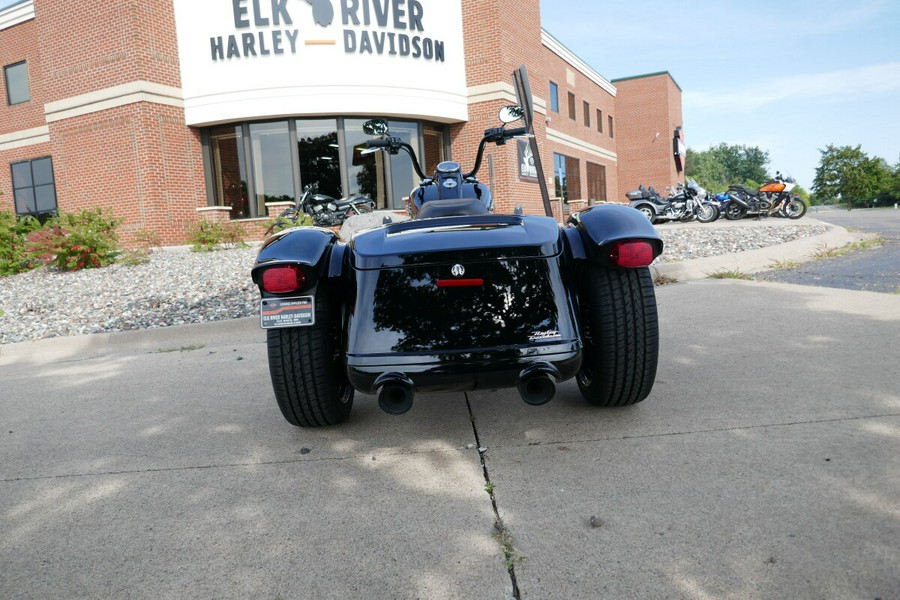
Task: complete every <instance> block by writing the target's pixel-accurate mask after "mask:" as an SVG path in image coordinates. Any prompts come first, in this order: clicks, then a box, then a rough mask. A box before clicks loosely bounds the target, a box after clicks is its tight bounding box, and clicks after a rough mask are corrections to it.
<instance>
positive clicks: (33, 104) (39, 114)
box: [0, 20, 47, 191]
mask: <svg viewBox="0 0 900 600" xmlns="http://www.w3.org/2000/svg"><path fill="white" fill-rule="evenodd" d="M23 60H24V61H26V63H27V68H28V88H29V92H30V93H31V100H29V101H27V102H22V103H21V104H16V105H14V106H9V105H8V104H7V98H8V96H7V94H6V77H4V76H3V74H2V73H0V135H3V134H5V133H12V132H14V131H21V130H23V129H33V128H35V127H41V126H43V125H45V124H46V123H45V122H44V102H47V97H46V93H45V91H44V85H43V84H42V78H41V70H42V67H41V53H40V48H39V41H38V30H37V26H36V25H35V22H34V21H33V20H32V21H25V22H24V23H19V24H18V25H14V26H12V27H10V28H9V29H4V30H3V31H0V67H5V66H8V65H13V64H16V63H18V62H22V61H23ZM7 180H8V177H7ZM5 183H8V181H5ZM4 191H6V190H5V189H4Z"/></svg>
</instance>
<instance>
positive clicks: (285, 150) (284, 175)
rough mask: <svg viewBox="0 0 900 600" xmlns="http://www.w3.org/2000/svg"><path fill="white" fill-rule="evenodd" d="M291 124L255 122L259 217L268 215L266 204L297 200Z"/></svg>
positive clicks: (252, 132) (253, 138) (252, 137)
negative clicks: (290, 132) (290, 134)
mask: <svg viewBox="0 0 900 600" xmlns="http://www.w3.org/2000/svg"><path fill="white" fill-rule="evenodd" d="M288 134H289V131H288V123H287V121H279V122H276V123H251V124H250V147H251V148H252V149H253V183H254V185H255V187H256V215H257V216H264V215H265V214H266V202H279V201H280V202H284V201H292V200H294V175H293V174H294V166H293V164H292V161H291V142H290V137H289V135H288Z"/></svg>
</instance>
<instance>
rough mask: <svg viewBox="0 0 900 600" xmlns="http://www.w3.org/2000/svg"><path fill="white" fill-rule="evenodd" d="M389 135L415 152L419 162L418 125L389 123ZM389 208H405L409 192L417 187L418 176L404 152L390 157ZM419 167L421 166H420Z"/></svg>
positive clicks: (420, 158)
mask: <svg viewBox="0 0 900 600" xmlns="http://www.w3.org/2000/svg"><path fill="white" fill-rule="evenodd" d="M388 126H389V127H390V131H391V135H392V136H394V137H398V138H400V139H401V140H403V141H404V142H406V143H407V144H409V145H410V146H412V147H413V150H415V151H416V156H417V157H418V159H419V160H420V161H421V160H422V158H423V156H422V149H421V148H420V147H419V125H418V123H409V122H403V121H390V122H389V123H388ZM391 158H392V159H393V160H391V195H392V198H391V200H392V203H391V208H398V209H402V208H405V207H406V199H407V198H409V194H410V192H411V191H412V190H413V188H415V187H416V186H417V185H419V176H418V175H416V171H415V169H414V168H413V165H412V161H411V160H410V157H409V155H408V154H407V153H406V152H401V153H400V154H398V155H397V156H392V157H391ZM420 166H421V165H420Z"/></svg>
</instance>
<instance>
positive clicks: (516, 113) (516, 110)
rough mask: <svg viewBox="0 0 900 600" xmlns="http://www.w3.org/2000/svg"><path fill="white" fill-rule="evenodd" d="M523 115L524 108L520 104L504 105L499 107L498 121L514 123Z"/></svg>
mask: <svg viewBox="0 0 900 600" xmlns="http://www.w3.org/2000/svg"><path fill="white" fill-rule="evenodd" d="M524 117H525V109H523V108H522V107H521V106H504V107H503V108H501V109H500V121H501V122H503V123H514V122H515V121H518V120H519V119H523V118H524Z"/></svg>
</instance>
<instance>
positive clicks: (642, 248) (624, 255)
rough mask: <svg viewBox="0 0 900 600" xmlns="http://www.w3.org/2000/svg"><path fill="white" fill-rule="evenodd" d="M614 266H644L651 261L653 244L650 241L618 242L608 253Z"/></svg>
mask: <svg viewBox="0 0 900 600" xmlns="http://www.w3.org/2000/svg"><path fill="white" fill-rule="evenodd" d="M609 258H610V260H611V261H612V263H613V264H614V265H616V266H619V267H623V268H626V269H627V268H635V267H646V266H648V265H649V264H650V263H652V262H653V258H654V256H653V245H652V244H651V243H650V242H643V241H636V242H619V243H618V244H616V245H615V247H613V249H612V252H610V253H609Z"/></svg>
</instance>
